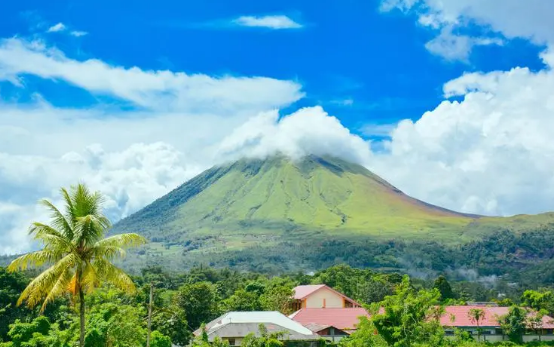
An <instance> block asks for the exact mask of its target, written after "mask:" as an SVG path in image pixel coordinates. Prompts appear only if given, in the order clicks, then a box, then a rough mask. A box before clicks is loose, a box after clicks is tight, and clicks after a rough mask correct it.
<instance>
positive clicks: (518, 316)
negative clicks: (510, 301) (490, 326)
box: [499, 306, 527, 344]
mask: <svg viewBox="0 0 554 347" xmlns="http://www.w3.org/2000/svg"><path fill="white" fill-rule="evenodd" d="M499 321H500V325H501V327H502V330H503V331H504V333H505V334H506V335H507V336H508V338H509V339H510V341H512V342H514V343H518V344H521V343H523V334H524V333H525V329H526V327H527V324H526V322H527V311H526V310H525V309H523V308H521V307H518V306H512V307H510V311H509V312H508V314H507V315H505V316H503V317H500V319H499Z"/></svg>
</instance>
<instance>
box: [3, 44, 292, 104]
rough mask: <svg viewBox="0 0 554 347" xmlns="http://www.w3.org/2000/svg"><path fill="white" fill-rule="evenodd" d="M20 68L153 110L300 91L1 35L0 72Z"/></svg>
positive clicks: (265, 99)
mask: <svg viewBox="0 0 554 347" xmlns="http://www.w3.org/2000/svg"><path fill="white" fill-rule="evenodd" d="M24 74H31V75H35V76H38V77H42V78H45V79H56V80H63V81H66V82H68V83H71V84H73V85H75V86H78V87H81V88H84V89H86V90H89V91H91V92H94V93H100V94H102V93H103V94H108V95H112V96H115V97H118V98H121V99H123V100H128V101H130V102H132V103H134V104H136V105H138V106H142V107H145V108H150V109H156V110H180V111H196V112H202V111H204V110H214V109H219V110H220V111H222V112H223V111H226V112H233V111H235V110H240V109H249V110H263V109H267V108H274V107H280V106H284V105H288V104H291V103H292V102H294V101H296V100H298V99H300V98H301V97H302V96H303V93H302V92H301V86H300V84H298V83H296V82H293V81H283V80H277V79H273V78H267V77H233V76H222V77H211V76H207V75H202V74H194V75H189V74H186V73H184V72H172V71H144V70H141V69H139V68H137V67H132V68H124V67H118V66H111V65H108V64H106V63H104V62H103V61H100V60H96V59H90V60H86V61H78V60H74V59H70V58H67V57H66V56H65V55H64V54H63V52H61V51H59V50H57V49H56V48H51V47H47V46H46V45H44V44H43V43H42V42H39V41H34V42H27V41H23V40H21V39H17V38H13V39H7V40H2V41H0V77H2V76H12V78H13V76H16V77H17V76H21V75H24ZM253 96H255V97H253Z"/></svg>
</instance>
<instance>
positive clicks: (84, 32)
mask: <svg viewBox="0 0 554 347" xmlns="http://www.w3.org/2000/svg"><path fill="white" fill-rule="evenodd" d="M69 35H71V36H75V37H81V36H85V35H88V33H87V32H86V31H79V30H73V31H72V32H70V33H69Z"/></svg>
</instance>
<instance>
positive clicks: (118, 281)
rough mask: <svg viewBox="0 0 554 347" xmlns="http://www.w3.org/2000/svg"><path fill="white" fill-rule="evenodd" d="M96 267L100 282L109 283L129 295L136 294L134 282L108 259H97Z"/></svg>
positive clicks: (95, 261)
mask: <svg viewBox="0 0 554 347" xmlns="http://www.w3.org/2000/svg"><path fill="white" fill-rule="evenodd" d="M94 267H95V269H96V273H97V276H98V279H99V280H101V281H104V282H109V283H111V284H113V285H114V286H115V287H117V288H119V289H121V290H123V291H125V292H127V293H134V292H135V290H136V288H135V284H134V283H133V280H131V278H130V277H129V276H128V275H127V274H126V273H125V272H124V271H123V270H121V269H120V268H118V267H116V266H115V265H113V264H112V263H110V262H109V261H107V260H106V259H95V260H94Z"/></svg>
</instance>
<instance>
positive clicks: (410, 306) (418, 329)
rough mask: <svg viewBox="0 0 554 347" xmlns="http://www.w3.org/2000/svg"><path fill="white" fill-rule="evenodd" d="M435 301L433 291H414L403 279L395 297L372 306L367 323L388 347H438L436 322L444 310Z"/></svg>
mask: <svg viewBox="0 0 554 347" xmlns="http://www.w3.org/2000/svg"><path fill="white" fill-rule="evenodd" d="M439 298H440V293H439V291H438V290H436V289H433V290H430V291H428V290H419V291H416V290H415V289H414V288H413V287H412V286H411V284H410V280H409V278H408V276H404V278H403V279H402V283H400V285H399V286H398V287H397V289H396V294H395V295H391V296H387V297H386V298H385V300H383V301H382V302H381V303H377V304H374V305H373V307H372V311H373V316H372V318H371V322H372V323H373V325H374V326H375V329H376V330H377V332H378V333H379V335H380V336H381V337H382V338H383V340H384V341H385V342H386V343H387V344H388V345H389V346H393V347H410V346H417V345H418V344H422V343H428V344H430V345H432V346H439V345H441V344H442V342H443V340H444V330H443V329H442V327H441V326H440V323H439V319H440V317H441V316H442V314H443V313H444V311H443V309H442V307H440V306H438V303H439Z"/></svg>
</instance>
